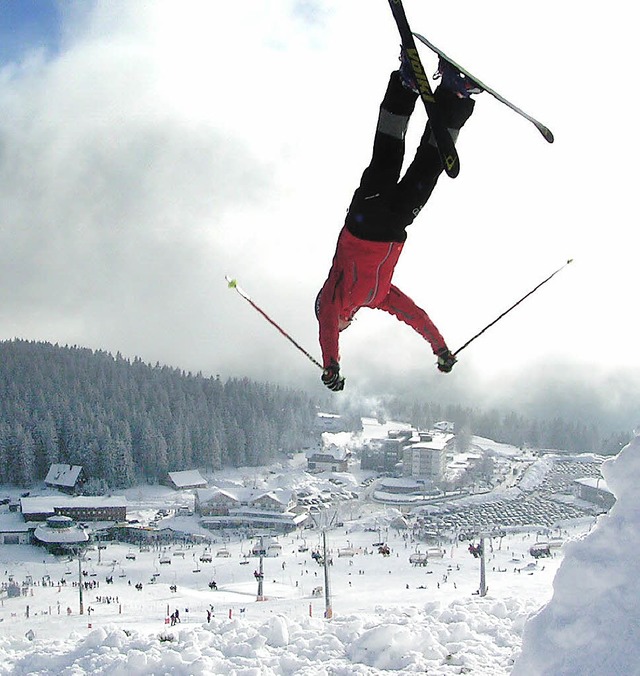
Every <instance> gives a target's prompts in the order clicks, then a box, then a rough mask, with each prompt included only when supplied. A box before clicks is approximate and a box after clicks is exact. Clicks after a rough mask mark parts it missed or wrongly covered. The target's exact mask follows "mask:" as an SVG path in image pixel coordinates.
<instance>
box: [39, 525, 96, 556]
mask: <svg viewBox="0 0 640 676" xmlns="http://www.w3.org/2000/svg"><path fill="white" fill-rule="evenodd" d="M33 536H34V538H35V540H36V541H37V542H39V543H40V544H42V545H44V546H45V547H47V549H48V550H49V551H50V552H52V553H53V554H61V553H64V552H66V551H68V550H74V549H76V548H77V547H79V546H81V545H85V544H86V543H87V542H88V541H89V534H88V533H87V532H86V531H85V530H84V528H80V527H79V526H78V525H77V524H76V523H75V521H74V520H73V519H70V518H69V517H68V516H50V517H49V518H48V519H47V521H46V523H41V524H39V525H38V526H37V527H36V529H35V531H34V533H33Z"/></svg>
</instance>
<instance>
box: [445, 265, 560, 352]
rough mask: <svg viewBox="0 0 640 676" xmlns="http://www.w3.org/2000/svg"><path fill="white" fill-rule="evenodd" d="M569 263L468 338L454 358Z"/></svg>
mask: <svg viewBox="0 0 640 676" xmlns="http://www.w3.org/2000/svg"><path fill="white" fill-rule="evenodd" d="M571 262H573V258H570V259H569V260H568V261H567V262H566V263H565V264H564V265H562V266H560V267H559V268H558V269H557V270H556V271H555V272H552V273H551V274H550V275H549V276H548V277H547V278H546V279H545V280H543V281H542V282H540V284H538V285H537V286H536V287H534V288H533V289H531V291H529V293H526V294H525V295H524V296H522V298H521V299H520V300H518V301H516V302H515V303H514V304H513V305H512V306H511V307H510V308H509V309H508V310H505V311H504V312H503V313H502V314H501V315H499V316H498V317H496V318H495V319H494V320H493V321H492V322H491V323H490V324H487V325H486V326H485V327H484V329H482V331H479V332H478V333H476V335H475V336H473V338H469V340H468V341H467V342H466V343H465V344H464V345H463V346H462V347H459V348H458V349H457V350H456V351H455V352H454V353H453V355H454V356H455V355H457V354H458V353H459V352H462V350H464V348H465V347H467V346H468V345H470V344H471V343H473V341H474V340H475V339H476V338H479V337H480V336H481V335H482V334H483V333H484V332H485V331H486V330H487V329H489V328H491V327H492V326H493V325H494V324H496V323H497V322H499V321H500V320H501V319H502V318H503V317H504V316H505V315H507V314H509V312H511V310H513V309H514V308H515V307H517V306H518V305H520V303H522V301H523V300H525V298H528V297H529V296H530V295H531V294H532V293H535V292H536V291H537V290H538V289H539V288H540V287H541V286H542V285H543V284H546V283H547V282H548V281H549V280H550V279H551V278H552V277H554V276H555V275H557V274H558V273H559V272H560V270H563V269H564V268H566V267H567V265H569V263H571Z"/></svg>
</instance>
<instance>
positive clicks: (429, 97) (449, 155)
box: [389, 0, 553, 178]
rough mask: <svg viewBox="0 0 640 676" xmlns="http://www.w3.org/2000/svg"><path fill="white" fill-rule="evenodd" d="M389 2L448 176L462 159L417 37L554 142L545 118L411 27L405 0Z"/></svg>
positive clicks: (457, 168)
mask: <svg viewBox="0 0 640 676" xmlns="http://www.w3.org/2000/svg"><path fill="white" fill-rule="evenodd" d="M389 5H390V7H391V12H392V13H393V18H394V19H395V21H396V24H397V26H398V31H399V32H400V39H401V41H402V46H403V48H404V49H405V51H406V54H407V57H408V58H409V62H410V64H411V68H412V69H413V74H414V75H415V78H416V82H417V84H418V92H419V94H420V98H421V99H422V102H423V103H424V107H425V109H426V111H427V115H428V117H429V122H430V124H431V130H432V132H433V136H434V139H435V142H436V144H437V146H438V151H439V153H440V158H441V160H442V165H443V167H444V170H445V172H446V173H447V175H448V176H450V177H451V178H455V177H456V176H457V175H458V173H459V172H460V160H459V158H458V153H457V151H456V148H455V145H454V143H453V140H452V138H451V134H450V133H449V130H448V129H447V128H446V126H445V125H444V124H443V123H442V121H441V118H440V115H439V111H438V107H437V104H436V101H435V98H434V96H433V90H432V89H431V85H430V83H429V79H428V77H427V76H426V73H425V70H424V67H423V66H422V62H421V61H420V55H419V54H418V50H417V48H416V43H415V40H414V38H417V39H418V40H419V41H420V42H421V43H422V44H423V45H425V46H426V47H428V48H429V49H430V50H431V51H433V52H435V53H436V54H437V55H438V56H440V57H441V58H443V59H444V60H445V61H448V62H449V63H450V64H451V65H452V66H454V67H455V68H456V69H457V70H458V71H459V72H460V73H462V74H463V75H465V76H466V77H468V78H470V79H471V80H473V81H474V82H476V83H477V84H478V86H479V87H480V88H481V89H483V90H484V91H485V92H487V94H490V95H491V96H493V97H494V98H495V99H497V100H498V101H500V103H504V105H506V106H508V107H509V108H511V110H513V111H514V112H516V113H517V114H518V115H521V116H522V117H524V118H525V120H528V121H529V122H531V123H532V124H533V125H534V126H535V127H536V129H537V130H538V131H539V132H540V133H541V134H542V136H543V137H544V139H545V140H546V141H548V142H549V143H553V134H552V133H551V130H550V129H549V128H548V127H546V126H545V125H544V124H542V122H539V121H538V120H536V119H535V118H534V117H532V116H531V115H529V114H528V113H525V112H524V111H523V110H521V109H520V108H518V107H517V106H516V105H515V104H513V103H511V101H508V100H507V99H505V98H504V96H502V95H501V94H499V93H498V92H496V91H495V90H494V89H492V88H491V87H489V86H487V85H486V84H484V82H482V81H481V80H479V79H478V78H477V77H476V76H475V75H472V74H471V73H470V72H469V71H468V70H466V69H465V68H463V67H462V66H460V65H459V64H458V63H456V62H455V61H454V60H453V59H451V58H449V57H448V56H447V55H446V54H445V53H444V52H443V51H442V50H441V49H439V48H438V47H436V46H435V45H434V44H433V43H432V42H429V40H427V38H425V37H424V36H422V35H420V34H419V33H413V32H412V31H411V28H410V27H409V22H408V20H407V15H406V14H405V11H404V7H403V5H402V0H389Z"/></svg>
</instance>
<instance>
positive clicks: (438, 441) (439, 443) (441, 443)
mask: <svg viewBox="0 0 640 676" xmlns="http://www.w3.org/2000/svg"><path fill="white" fill-rule="evenodd" d="M451 439H453V434H434V435H432V437H431V441H417V442H416V443H414V444H411V446H410V448H411V449H415V450H418V449H421V448H424V449H431V450H434V451H441V450H443V449H444V447H445V446H446V445H447V443H448V442H449V441H451Z"/></svg>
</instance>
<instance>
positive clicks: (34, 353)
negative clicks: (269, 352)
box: [0, 340, 317, 490]
mask: <svg viewBox="0 0 640 676" xmlns="http://www.w3.org/2000/svg"><path fill="white" fill-rule="evenodd" d="M0 392H1V393H2V396H1V397H0V484H2V483H4V484H14V485H18V486H28V485H31V484H33V483H34V482H35V481H39V480H42V479H43V478H44V477H45V476H46V473H47V471H48V469H49V467H50V465H51V464H52V463H68V464H71V465H82V466H83V467H84V469H85V471H86V474H87V475H88V477H90V479H91V481H92V482H93V484H94V488H98V489H100V490H107V489H113V488H125V487H128V486H131V485H133V484H135V483H138V482H144V481H147V482H152V483H155V482H157V481H161V480H163V479H164V478H165V477H166V474H167V472H170V471H176V470H187V469H195V468H200V469H204V470H206V471H213V470H216V469H219V468H221V467H224V466H236V467H239V466H247V465H249V466H255V465H259V464H266V463H269V462H271V461H272V460H273V459H274V458H275V457H276V456H277V454H279V453H287V452H291V451H295V450H300V449H301V448H302V447H303V446H305V445H307V444H308V443H309V436H310V434H311V433H312V430H313V429H314V422H315V418H316V413H317V402H313V401H312V400H311V398H310V397H309V396H308V395H306V394H303V393H300V392H297V391H293V390H291V389H285V388H280V387H276V386H273V385H268V384H259V383H257V382H253V381H251V380H249V379H246V378H244V379H229V380H227V381H224V382H223V381H222V380H221V379H220V378H219V377H204V376H202V375H201V374H197V375H193V374H191V373H185V372H184V371H181V370H178V369H174V368H170V367H167V366H160V365H159V364H157V365H156V366H150V365H148V364H146V363H144V362H143V361H142V360H140V359H134V360H133V361H130V360H128V359H125V358H123V357H122V356H121V355H119V354H118V355H116V356H115V357H114V356H112V355H111V354H109V353H107V352H102V351H93V350H90V349H87V348H79V347H60V346H58V345H52V344H50V343H42V342H32V341H24V340H13V341H6V342H1V343H0ZM96 484H98V485H96Z"/></svg>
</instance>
